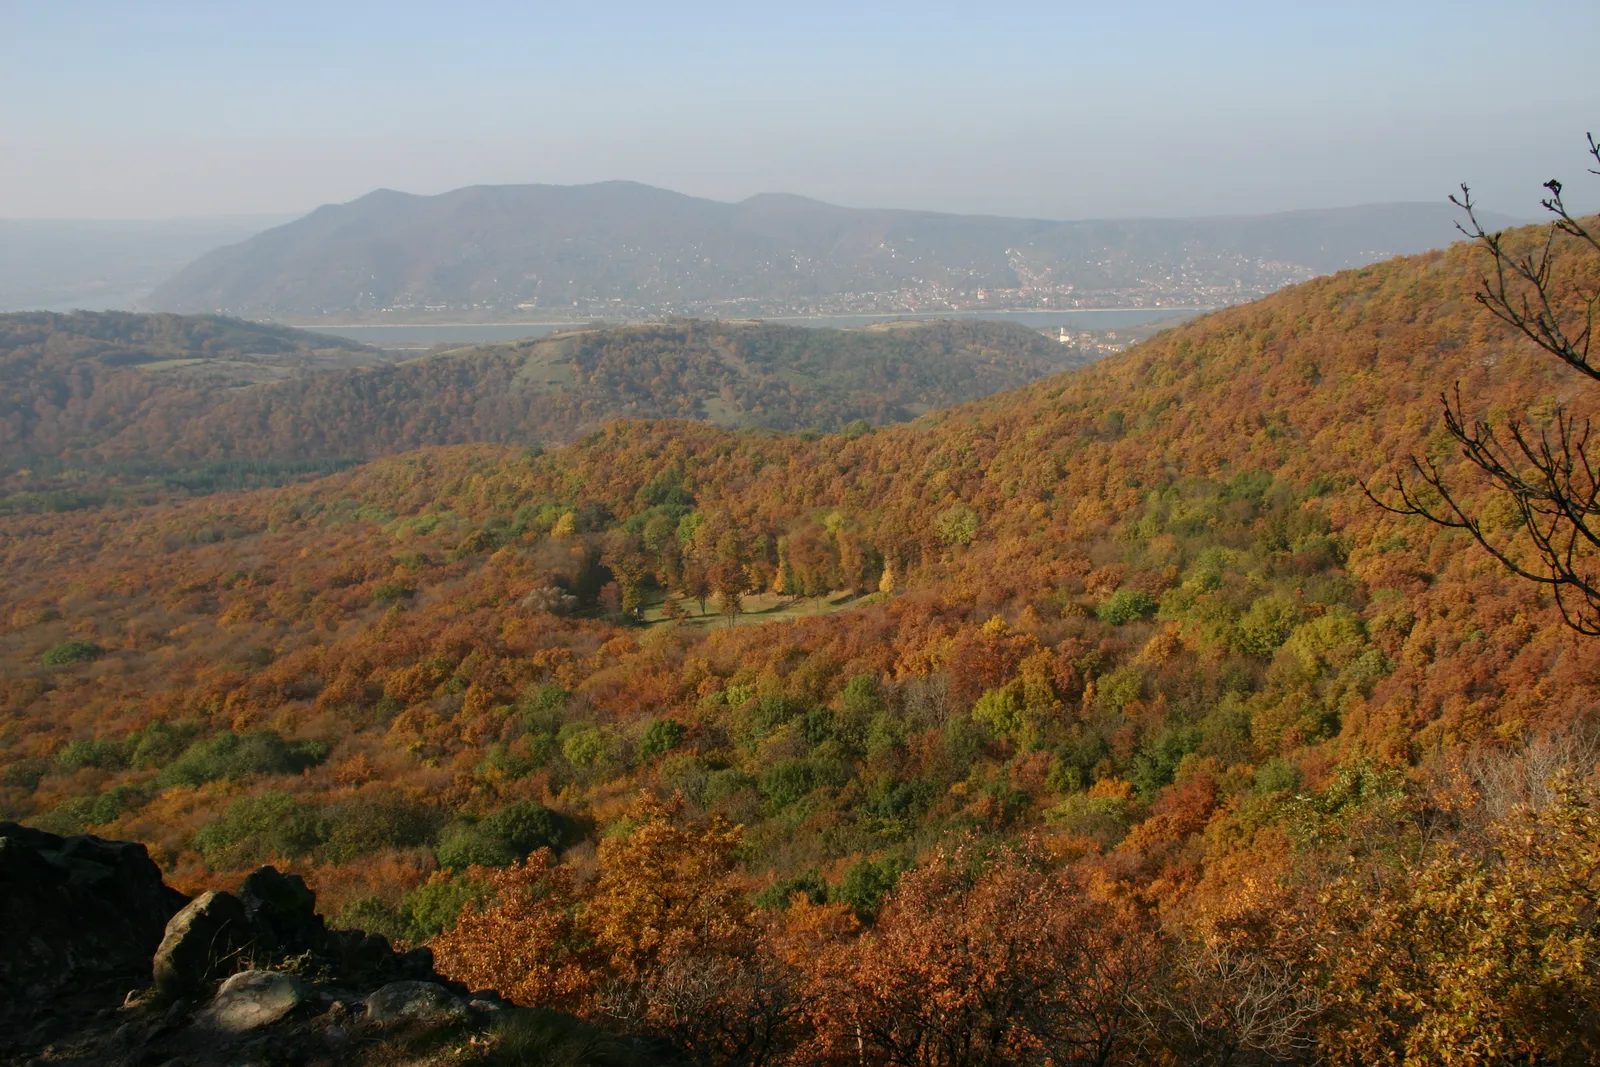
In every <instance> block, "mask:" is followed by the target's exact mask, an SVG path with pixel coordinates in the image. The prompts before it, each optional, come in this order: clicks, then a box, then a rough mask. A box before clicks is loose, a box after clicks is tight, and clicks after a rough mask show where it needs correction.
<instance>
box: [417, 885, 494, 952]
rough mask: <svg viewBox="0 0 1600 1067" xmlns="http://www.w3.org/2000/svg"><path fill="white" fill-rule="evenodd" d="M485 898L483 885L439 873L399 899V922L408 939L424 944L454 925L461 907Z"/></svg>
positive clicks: (485, 893)
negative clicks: (402, 925)
mask: <svg viewBox="0 0 1600 1067" xmlns="http://www.w3.org/2000/svg"><path fill="white" fill-rule="evenodd" d="M488 898H489V887H488V886H487V885H484V884H483V883H482V882H479V881H476V880H474V879H471V878H463V877H461V876H460V875H456V876H454V877H452V876H450V875H449V874H446V873H444V872H443V871H440V872H437V873H435V874H434V875H433V877H431V878H429V879H428V880H427V882H425V883H423V884H422V885H419V886H417V888H415V889H413V890H412V891H411V892H409V893H407V894H406V895H405V896H404V897H403V898H402V899H401V901H400V919H401V921H402V922H403V923H404V925H405V930H406V932H407V936H408V937H409V938H410V939H411V940H413V941H426V940H428V939H429V938H431V937H436V936H437V935H439V934H440V933H442V932H443V931H444V930H446V929H448V928H449V927H450V926H452V925H454V924H455V921H456V918H457V917H458V916H459V915H460V914H461V909H462V908H464V907H466V906H467V905H468V904H474V903H478V902H480V901H483V900H487V899H488Z"/></svg>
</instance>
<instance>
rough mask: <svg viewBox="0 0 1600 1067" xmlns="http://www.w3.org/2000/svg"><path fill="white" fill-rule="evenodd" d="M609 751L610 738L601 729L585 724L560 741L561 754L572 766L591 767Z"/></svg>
mask: <svg viewBox="0 0 1600 1067" xmlns="http://www.w3.org/2000/svg"><path fill="white" fill-rule="evenodd" d="M610 752H611V739H610V738H608V737H607V736H606V735H605V732H604V731H603V730H600V729H598V728H596V727H593V726H585V727H581V728H579V729H577V730H575V731H574V732H573V733H571V734H568V735H567V737H566V738H564V739H563V740H562V742H561V754H562V755H563V756H565V757H567V762H568V763H570V764H572V765H573V766H574V767H580V768H587V767H593V766H595V765H596V764H598V763H600V762H601V761H603V760H604V759H605V758H606V757H607V756H608V755H609V754H610Z"/></svg>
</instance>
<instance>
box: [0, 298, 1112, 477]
mask: <svg viewBox="0 0 1600 1067" xmlns="http://www.w3.org/2000/svg"><path fill="white" fill-rule="evenodd" d="M396 359H397V357H396V356H394V355H393V354H389V353H383V352H380V351H378V350H376V349H370V348H366V347H364V346H361V345H357V344H355V343H353V342H348V341H344V340H342V339H339V338H331V337H324V336H322V335H317V334H310V333H305V332H302V331H298V330H293V329H289V328H286V327H276V326H264V325H258V324H254V323H246V322H242V321H239V320H232V319H217V318H184V317H180V316H173V315H156V316H142V315H129V314H123V313H107V314H104V315H93V314H75V315H70V316H68V315H48V314H28V315H11V316H0V376H3V377H0V381H3V383H4V385H5V393H4V396H3V398H0V468H9V470H10V471H12V472H15V471H16V470H17V469H19V468H23V467H29V468H36V469H37V470H36V471H35V473H38V474H41V475H45V476H48V477H47V478H46V480H44V481H41V482H39V483H38V484H32V483H30V482H29V481H28V479H13V483H12V488H13V491H17V490H27V489H31V490H33V491H34V492H35V493H37V492H39V491H41V490H45V489H49V488H57V487H60V486H62V485H65V486H67V487H69V488H70V487H73V486H74V485H75V483H74V481H73V479H72V478H70V477H68V478H65V479H63V478H62V477H61V476H62V475H63V474H71V473H72V472H74V471H81V472H83V473H84V474H87V475H91V476H93V475H96V474H102V473H104V472H106V471H108V470H109V471H112V472H115V471H123V470H131V471H135V472H148V471H152V470H153V471H161V472H173V471H177V472H189V473H188V474H186V475H185V478H180V479H179V480H185V479H187V480H199V481H204V479H205V476H206V474H205V470H204V468H201V469H200V470H199V472H198V474H196V473H194V472H195V471H196V466H197V465H204V464H213V465H217V464H221V465H224V466H226V465H229V464H232V465H235V466H238V465H241V464H243V465H244V466H245V467H249V468H251V469H254V467H262V468H263V469H265V468H268V467H273V466H274V465H285V467H284V469H286V470H289V471H291V472H293V471H296V470H301V469H309V470H315V469H317V465H318V464H326V463H329V462H337V461H343V462H346V463H348V462H350V461H354V460H360V459H367V458H372V457H375V456H380V455H385V454H388V453H392V452H396V451H401V450H404V449H407V448H417V447H421V446H425V445H440V444H463V443H474V442H493V443H502V444H516V445H522V446H534V445H546V444H559V443H564V442H566V441H570V440H572V439H574V438H575V437H577V436H578V435H580V434H582V433H585V432H588V431H590V430H593V429H595V428H597V427H598V426H600V425H601V424H602V423H604V422H605V421H606V420H608V419H612V418H617V417H622V416H634V417H663V416H667V417H677V418H690V419H706V420H709V421H713V422H717V423H720V424H723V425H727V426H755V427H766V428H771V429H783V430H798V429H810V428H820V429H825V430H837V429H839V428H840V427H842V426H844V425H846V424H848V423H851V422H854V421H857V420H864V421H865V422H867V423H872V424H876V423H884V422H894V421H902V420H905V419H908V418H911V417H913V416H914V415H917V414H920V413H922V412H925V411H928V410H930V409H931V408H936V407H947V406H949V405H952V404H956V403H960V402H962V401H965V400H971V399H974V398H977V397H981V396H985V395H987V394H989V393H992V392H996V391H999V390H1004V389H1011V388H1015V387H1017V386H1019V385H1022V384H1026V383H1027V382H1030V381H1034V380H1037V379H1039V378H1042V377H1045V376H1047V375H1049V374H1051V373H1054V372H1056V371H1059V370H1061V369H1063V368H1064V367H1069V366H1074V365H1077V364H1078V363H1079V362H1081V361H1082V360H1083V359H1084V357H1083V356H1081V355H1080V354H1079V353H1078V352H1077V351H1076V350H1074V349H1072V348H1070V347H1064V346H1062V345H1059V344H1056V343H1054V342H1052V341H1050V340H1049V339H1047V338H1045V337H1042V336H1040V335H1039V334H1038V333H1036V332H1034V331H1032V330H1028V329H1024V328H1022V327H1020V326H1016V325H1012V324H1007V323H995V322H986V321H963V322H954V321H948V320H943V321H941V320H935V321H929V322H920V323H896V324H893V325H886V326H882V327H874V328H869V329H862V330H812V329H803V328H800V327H794V326H775V325H765V324H759V323H707V322H696V321H691V320H683V321H675V322H671V323H664V324H648V325H641V326H624V327H612V328H607V329H595V330H587V331H575V332H571V333H565V334H560V335H557V336H555V337H551V338H546V339H541V340H534V341H527V342H521V343H516V344H507V345H486V346H481V347H471V348H462V349H455V350H451V351H447V352H443V353H439V354H434V355H430V356H427V357H424V358H420V359H412V360H409V361H407V362H403V363H397V362H396Z"/></svg>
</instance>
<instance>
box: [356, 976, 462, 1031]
mask: <svg viewBox="0 0 1600 1067" xmlns="http://www.w3.org/2000/svg"><path fill="white" fill-rule="evenodd" d="M471 1017H472V1009H470V1008H468V1007H467V1004H466V1002H465V1001H464V1000H462V999H461V998H460V997H458V996H456V995H455V994H454V993H452V992H450V990H448V989H446V988H445V987H444V986H442V985H438V984H437V983H434V982H390V983H389V984H388V985H386V986H383V987H382V988H380V989H379V990H377V991H376V992H375V993H373V994H372V995H371V996H369V997H368V998H367V1019H368V1020H369V1021H370V1022H374V1023H378V1024H379V1025H382V1026H388V1025H393V1024H396V1023H410V1024H413V1025H420V1026H447V1025H451V1024H453V1023H462V1022H466V1021H467V1020H468V1019H469V1018H471Z"/></svg>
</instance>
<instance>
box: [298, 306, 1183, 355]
mask: <svg viewBox="0 0 1600 1067" xmlns="http://www.w3.org/2000/svg"><path fill="white" fill-rule="evenodd" d="M1206 310H1209V309H1205V308H1103V309H1102V308H1094V309H1085V310H1082V311H954V312H945V313H943V314H940V313H938V312H927V313H922V314H916V315H773V316H771V317H768V318H765V319H763V320H762V321H764V322H779V323H783V324H784V325H787V326H811V327H816V328H819V329H821V328H826V329H835V330H840V329H851V328H854V327H860V326H872V325H875V324H877V323H883V322H896V321H906V322H916V321H918V320H922V319H936V318H938V319H995V320H997V321H1002V322H1015V323H1019V324H1020V325H1023V326H1028V327H1031V328H1033V329H1036V330H1048V329H1054V328H1056V327H1058V326H1066V327H1068V328H1069V329H1076V330H1115V329H1118V328H1121V327H1126V326H1143V325H1144V324H1145V323H1149V322H1159V321H1161V320H1163V319H1180V318H1192V317H1193V316H1195V315H1199V314H1202V313H1203V312H1204V311H1206ZM583 325H584V324H583V323H577V322H520V323H448V322H447V323H427V324H422V325H416V326H389V325H362V326H322V325H313V324H310V323H306V324H304V325H303V328H304V329H308V330H315V331H316V332H318V333H331V334H336V335H338V336H340V337H348V338H350V339H351V340H355V341H364V342H366V343H367V344H372V345H378V346H380V347H385V348H431V347H433V346H434V345H437V344H444V343H446V342H459V343H461V344H483V343H485V342H491V341H517V340H520V339H522V338H524V337H543V336H544V335H545V334H548V333H554V332H556V331H557V330H571V329H579V328H581V327H582V326H583Z"/></svg>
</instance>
